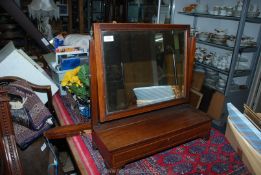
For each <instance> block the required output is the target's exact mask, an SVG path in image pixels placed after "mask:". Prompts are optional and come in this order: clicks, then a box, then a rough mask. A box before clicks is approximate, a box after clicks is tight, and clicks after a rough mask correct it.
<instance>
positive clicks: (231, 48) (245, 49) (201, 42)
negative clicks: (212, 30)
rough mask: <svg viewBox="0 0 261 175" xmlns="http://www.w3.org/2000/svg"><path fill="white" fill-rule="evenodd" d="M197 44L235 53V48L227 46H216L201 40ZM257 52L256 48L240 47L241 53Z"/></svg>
mask: <svg viewBox="0 0 261 175" xmlns="http://www.w3.org/2000/svg"><path fill="white" fill-rule="evenodd" d="M197 43H199V44H205V45H209V46H213V47H217V48H220V49H225V50H229V51H233V50H234V48H233V47H229V46H226V45H221V44H215V43H212V42H209V41H201V40H199V39H197ZM256 50H257V48H256V47H255V46H253V47H251V46H247V47H240V49H239V52H255V51H256Z"/></svg>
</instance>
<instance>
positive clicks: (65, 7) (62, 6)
mask: <svg viewBox="0 0 261 175" xmlns="http://www.w3.org/2000/svg"><path fill="white" fill-rule="evenodd" d="M57 6H58V7H59V14H60V16H68V5H67V4H57Z"/></svg>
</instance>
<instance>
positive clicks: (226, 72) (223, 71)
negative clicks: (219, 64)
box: [195, 61, 228, 75]
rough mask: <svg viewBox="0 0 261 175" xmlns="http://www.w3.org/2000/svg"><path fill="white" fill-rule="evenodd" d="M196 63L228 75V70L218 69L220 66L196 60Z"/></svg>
mask: <svg viewBox="0 0 261 175" xmlns="http://www.w3.org/2000/svg"><path fill="white" fill-rule="evenodd" d="M195 63H196V65H199V66H202V67H206V68H208V69H211V70H214V71H217V72H219V73H222V74H225V75H228V71H225V70H221V69H218V68H216V67H213V66H211V65H207V64H204V63H200V62H198V61H196V62H195Z"/></svg>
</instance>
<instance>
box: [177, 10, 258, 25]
mask: <svg viewBox="0 0 261 175" xmlns="http://www.w3.org/2000/svg"><path fill="white" fill-rule="evenodd" d="M178 13H179V14H183V15H188V16H197V17H204V18H214V19H226V20H233V21H239V20H240V17H235V16H221V15H211V14H208V13H187V12H178ZM246 22H251V23H261V18H259V17H255V18H249V17H247V18H246Z"/></svg>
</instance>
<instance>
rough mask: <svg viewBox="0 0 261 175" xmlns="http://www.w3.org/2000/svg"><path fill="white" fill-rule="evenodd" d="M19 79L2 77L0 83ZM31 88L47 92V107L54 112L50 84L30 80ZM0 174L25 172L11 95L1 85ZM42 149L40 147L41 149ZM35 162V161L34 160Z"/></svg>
mask: <svg viewBox="0 0 261 175" xmlns="http://www.w3.org/2000/svg"><path fill="white" fill-rule="evenodd" d="M17 80H23V79H21V78H18V77H0V85H1V84H2V85H3V84H8V83H10V82H14V81H17ZM28 84H29V85H30V86H31V88H32V89H33V90H34V91H37V92H45V93H47V97H48V103H47V107H48V108H49V110H50V111H51V112H52V113H53V107H52V93H51V87H50V86H39V85H36V84H32V83H30V82H28ZM0 139H1V143H0V174H10V175H12V174H16V175H17V174H24V171H23V168H22V163H21V162H20V160H21V158H19V150H18V149H17V146H16V141H15V135H14V128H13V123H12V117H11V113H10V106H9V97H8V96H7V92H6V91H4V90H3V88H2V87H1V86H0ZM39 150H40V149H39ZM32 163H33V162H32Z"/></svg>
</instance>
